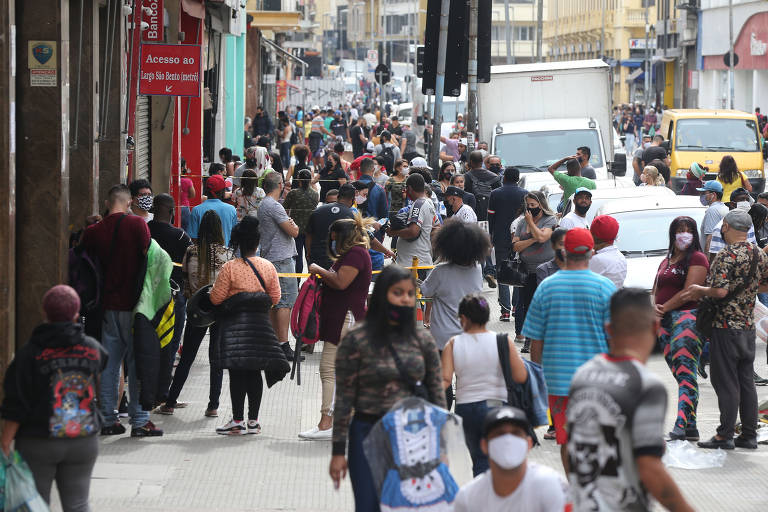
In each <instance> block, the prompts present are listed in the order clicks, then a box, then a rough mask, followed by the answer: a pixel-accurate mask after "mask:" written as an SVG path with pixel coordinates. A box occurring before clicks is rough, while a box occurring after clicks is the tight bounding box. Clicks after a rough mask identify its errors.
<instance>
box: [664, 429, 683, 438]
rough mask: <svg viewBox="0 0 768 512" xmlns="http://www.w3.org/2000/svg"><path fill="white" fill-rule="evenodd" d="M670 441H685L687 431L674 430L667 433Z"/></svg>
mask: <svg viewBox="0 0 768 512" xmlns="http://www.w3.org/2000/svg"><path fill="white" fill-rule="evenodd" d="M667 437H669V440H670V441H685V440H686V439H685V432H682V433H681V432H675V431H674V430H673V431H672V432H670V433H669V434H667Z"/></svg>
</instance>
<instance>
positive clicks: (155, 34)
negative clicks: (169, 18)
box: [141, 0, 163, 41]
mask: <svg viewBox="0 0 768 512" xmlns="http://www.w3.org/2000/svg"><path fill="white" fill-rule="evenodd" d="M141 6H142V7H143V9H142V15H141V19H142V21H146V22H147V24H148V25H149V28H148V29H147V30H145V31H144V32H143V33H142V36H143V40H144V41H162V40H163V0H142V2H141ZM145 9H146V10H145ZM147 13H149V14H147Z"/></svg>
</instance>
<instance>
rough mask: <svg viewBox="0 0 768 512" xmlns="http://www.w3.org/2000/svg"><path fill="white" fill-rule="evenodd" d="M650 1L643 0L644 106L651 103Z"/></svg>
mask: <svg viewBox="0 0 768 512" xmlns="http://www.w3.org/2000/svg"><path fill="white" fill-rule="evenodd" d="M649 3H650V2H649V1H648V0H645V83H644V85H645V102H644V103H645V106H646V108H647V107H648V105H650V104H651V48H650V37H649V35H650V32H651V25H650V23H648V4H649Z"/></svg>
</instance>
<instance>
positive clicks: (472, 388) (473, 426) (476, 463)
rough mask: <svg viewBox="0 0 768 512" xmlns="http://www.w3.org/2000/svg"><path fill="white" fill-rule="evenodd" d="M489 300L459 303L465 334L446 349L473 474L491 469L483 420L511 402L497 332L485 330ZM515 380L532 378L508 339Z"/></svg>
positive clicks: (447, 374)
mask: <svg viewBox="0 0 768 512" xmlns="http://www.w3.org/2000/svg"><path fill="white" fill-rule="evenodd" d="M490 313H491V311H490V306H489V305H488V301H487V300H485V298H484V297H483V296H482V295H480V294H476V293H473V294H470V295H467V296H466V297H464V298H463V299H462V300H461V302H460V303H459V321H460V323H461V328H462V331H463V332H462V333H461V334H459V335H457V336H454V337H453V338H451V339H450V340H449V341H448V344H447V345H446V346H445V348H444V349H443V355H442V363H443V386H444V387H445V388H448V387H449V386H451V383H452V381H453V375H454V373H455V374H456V414H458V415H459V416H461V418H462V420H463V425H464V440H465V441H466V443H467V448H469V454H470V456H471V457H472V473H473V474H474V475H475V476H477V475H479V474H481V473H483V472H485V471H486V470H487V469H488V467H489V466H488V456H487V455H486V454H485V453H483V451H482V450H481V449H480V439H481V438H482V437H483V431H482V430H483V419H484V418H485V415H486V413H487V412H488V410H489V409H491V408H493V407H497V406H500V405H502V404H505V403H506V402H507V385H506V383H505V382H504V375H503V373H502V370H501V363H500V362H499V352H498V346H497V342H496V333H495V332H493V331H489V330H488V329H486V328H485V326H486V324H487V323H488V318H489V317H490ZM506 341H507V344H508V345H509V364H510V367H511V369H512V379H513V380H514V381H515V382H517V383H521V384H522V383H523V382H525V381H526V379H527V378H528V372H527V370H526V368H525V363H523V360H522V358H521V357H520V354H519V353H518V351H517V347H515V344H514V342H513V340H512V339H511V338H510V337H509V336H506Z"/></svg>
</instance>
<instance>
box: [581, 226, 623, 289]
mask: <svg viewBox="0 0 768 512" xmlns="http://www.w3.org/2000/svg"><path fill="white" fill-rule="evenodd" d="M589 232H590V233H592V238H594V239H595V254H594V255H593V256H592V258H591V259H590V260H589V270H591V271H592V272H594V273H595V274H600V275H601V276H605V277H607V278H608V279H610V280H611V281H612V282H613V284H614V285H616V288H621V287H622V286H624V280H625V279H626V278H627V258H626V257H625V256H624V255H623V254H622V253H621V251H619V248H618V247H616V245H614V243H613V242H614V241H615V240H616V237H617V236H618V235H619V223H618V222H617V221H616V219H614V218H613V217H611V216H610V215H598V216H597V217H595V219H594V220H593V221H592V226H591V227H590V228H589Z"/></svg>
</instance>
